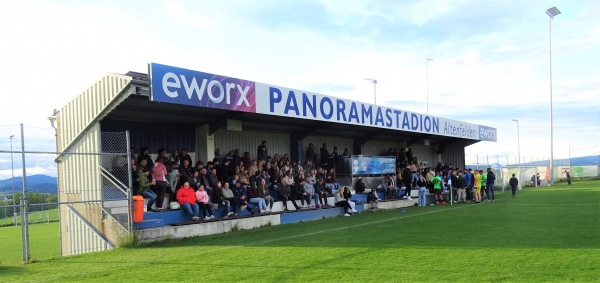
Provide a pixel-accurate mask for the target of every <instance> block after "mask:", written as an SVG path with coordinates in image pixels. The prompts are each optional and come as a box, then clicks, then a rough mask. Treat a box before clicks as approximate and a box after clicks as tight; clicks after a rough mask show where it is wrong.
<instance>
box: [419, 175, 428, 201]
mask: <svg viewBox="0 0 600 283" xmlns="http://www.w3.org/2000/svg"><path fill="white" fill-rule="evenodd" d="M418 175H419V176H418V180H417V186H419V199H418V202H417V203H418V204H419V206H426V205H427V180H425V177H423V175H422V174H421V173H420V172H419V174H418Z"/></svg>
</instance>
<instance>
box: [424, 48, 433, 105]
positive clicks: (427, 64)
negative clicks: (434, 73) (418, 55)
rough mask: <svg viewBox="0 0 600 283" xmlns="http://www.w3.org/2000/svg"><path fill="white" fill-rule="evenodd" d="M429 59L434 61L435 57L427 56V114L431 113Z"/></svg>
mask: <svg viewBox="0 0 600 283" xmlns="http://www.w3.org/2000/svg"><path fill="white" fill-rule="evenodd" d="M429 61H433V59H431V58H429V57H427V58H425V65H426V66H427V67H426V73H427V74H426V84H427V115H429Z"/></svg>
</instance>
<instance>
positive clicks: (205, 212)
mask: <svg viewBox="0 0 600 283" xmlns="http://www.w3.org/2000/svg"><path fill="white" fill-rule="evenodd" d="M196 202H197V203H198V206H199V207H200V209H202V217H203V218H204V220H210V219H215V216H214V215H213V214H212V211H211V207H210V204H209V203H208V202H209V198H208V193H207V192H206V191H205V190H204V186H203V185H200V186H198V190H197V191H196ZM209 215H210V216H209Z"/></svg>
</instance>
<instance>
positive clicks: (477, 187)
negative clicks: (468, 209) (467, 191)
mask: <svg viewBox="0 0 600 283" xmlns="http://www.w3.org/2000/svg"><path fill="white" fill-rule="evenodd" d="M473 179H474V180H475V183H474V184H473V197H474V198H475V203H481V175H480V174H479V171H478V170H475V176H474V178H473Z"/></svg>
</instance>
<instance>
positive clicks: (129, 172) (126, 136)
mask: <svg viewBox="0 0 600 283" xmlns="http://www.w3.org/2000/svg"><path fill="white" fill-rule="evenodd" d="M125 139H126V140H127V179H128V180H129V182H128V183H127V224H128V227H127V228H128V229H129V233H130V234H131V233H133V217H131V213H132V212H133V209H132V206H131V199H132V197H133V196H132V195H131V194H132V191H131V188H132V186H133V185H132V180H131V176H132V174H131V173H132V172H131V160H130V159H131V145H130V144H129V131H125Z"/></svg>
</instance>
